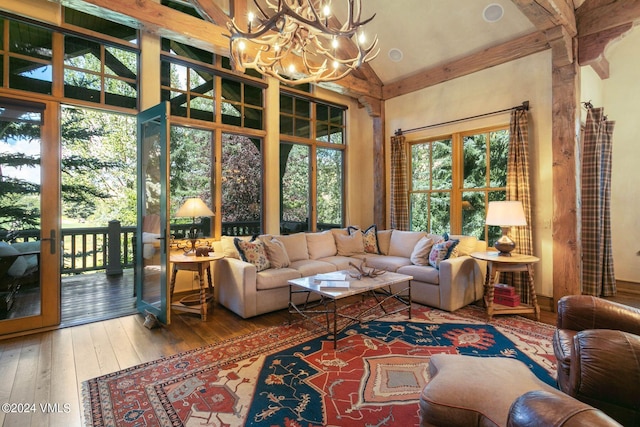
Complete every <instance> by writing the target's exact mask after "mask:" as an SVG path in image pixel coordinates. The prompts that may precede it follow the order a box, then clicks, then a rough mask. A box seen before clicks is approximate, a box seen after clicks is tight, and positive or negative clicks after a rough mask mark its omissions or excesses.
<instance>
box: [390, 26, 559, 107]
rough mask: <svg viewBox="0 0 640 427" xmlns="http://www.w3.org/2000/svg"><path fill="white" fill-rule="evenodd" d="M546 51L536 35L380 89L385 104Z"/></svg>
mask: <svg viewBox="0 0 640 427" xmlns="http://www.w3.org/2000/svg"><path fill="white" fill-rule="evenodd" d="M547 49H549V44H548V43H547V38H546V37H545V35H544V34H543V33H541V32H539V31H536V32H534V33H531V34H527V35H525V36H522V37H519V38H517V39H514V40H511V41H508V42H506V43H503V44H500V45H497V46H492V47H490V48H487V49H483V50H482V51H479V52H476V53H473V54H471V55H468V56H466V57H464V58H460V59H458V60H455V61H451V62H449V63H447V64H445V65H440V66H437V67H433V68H430V69H427V70H423V71H420V72H418V73H415V74H413V75H411V76H409V77H407V78H405V79H402V80H400V81H397V82H395V83H390V84H388V85H385V86H383V88H382V95H383V99H384V100H388V99H391V98H395V97H397V96H401V95H406V94H408V93H411V92H415V91H417V90H420V89H424V88H427V87H429V86H433V85H436V84H438V83H444V82H446V81H449V80H453V79H456V78H458V77H462V76H466V75H468V74H472V73H475V72H478V71H482V70H485V69H487V68H491V67H494V66H496V65H500V64H505V63H507V62H510V61H514V60H516V59H520V58H524V57H526V56H529V55H532V54H534V53H538V52H541V51H544V50H547Z"/></svg>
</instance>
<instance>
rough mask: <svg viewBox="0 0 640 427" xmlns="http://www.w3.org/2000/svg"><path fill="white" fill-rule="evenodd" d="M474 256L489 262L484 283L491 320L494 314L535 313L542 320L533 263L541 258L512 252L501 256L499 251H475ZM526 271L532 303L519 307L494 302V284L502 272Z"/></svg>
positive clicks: (485, 299)
mask: <svg viewBox="0 0 640 427" xmlns="http://www.w3.org/2000/svg"><path fill="white" fill-rule="evenodd" d="M471 256H472V257H473V258H476V259H479V260H482V261H486V262H487V277H486V280H485V283H484V304H485V307H486V308H487V315H488V316H489V321H491V319H492V318H493V315H498V314H527V313H531V314H535V316H536V320H540V306H539V305H538V297H537V295H536V288H535V285H534V283H533V264H535V263H537V262H538V261H540V258H538V257H535V256H532V255H521V254H514V253H512V254H511V256H500V255H498V252H495V251H489V252H473V253H472V254H471ZM516 271H524V272H526V273H527V277H528V279H529V280H528V281H529V283H528V285H529V286H528V288H529V299H530V301H531V304H522V303H521V304H520V305H519V306H517V307H509V306H506V305H502V304H498V303H494V302H493V294H494V285H495V284H496V283H498V282H499V280H500V273H502V272H516Z"/></svg>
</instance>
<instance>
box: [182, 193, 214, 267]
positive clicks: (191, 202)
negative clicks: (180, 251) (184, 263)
mask: <svg viewBox="0 0 640 427" xmlns="http://www.w3.org/2000/svg"><path fill="white" fill-rule="evenodd" d="M175 216H176V217H179V218H184V217H191V218H192V224H193V225H192V227H191V229H190V230H189V234H188V235H187V239H188V240H189V241H190V242H191V247H190V248H188V249H189V250H188V251H185V255H195V254H196V242H197V241H198V232H199V230H198V227H196V217H203V216H213V212H212V211H211V209H209V208H208V207H207V205H205V204H204V202H203V201H202V199H200V198H199V197H190V198H188V199H187V200H185V201H184V203H183V204H182V206H180V208H179V209H178V211H177V212H176V215H175Z"/></svg>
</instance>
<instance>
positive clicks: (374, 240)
mask: <svg viewBox="0 0 640 427" xmlns="http://www.w3.org/2000/svg"><path fill="white" fill-rule="evenodd" d="M347 230H348V231H349V234H354V233H362V242H363V244H364V251H365V252H366V253H370V254H379V253H380V248H379V247H378V229H377V227H376V225H375V224H373V225H371V226H369V228H367V229H366V230H361V229H359V228H358V227H354V226H349V227H347Z"/></svg>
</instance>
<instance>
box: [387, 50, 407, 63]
mask: <svg viewBox="0 0 640 427" xmlns="http://www.w3.org/2000/svg"><path fill="white" fill-rule="evenodd" d="M403 56H404V55H403V54H402V51H401V50H400V49H398V48H395V47H394V48H393V49H390V50H389V59H390V60H392V61H393V62H400V61H402V57H403Z"/></svg>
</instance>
